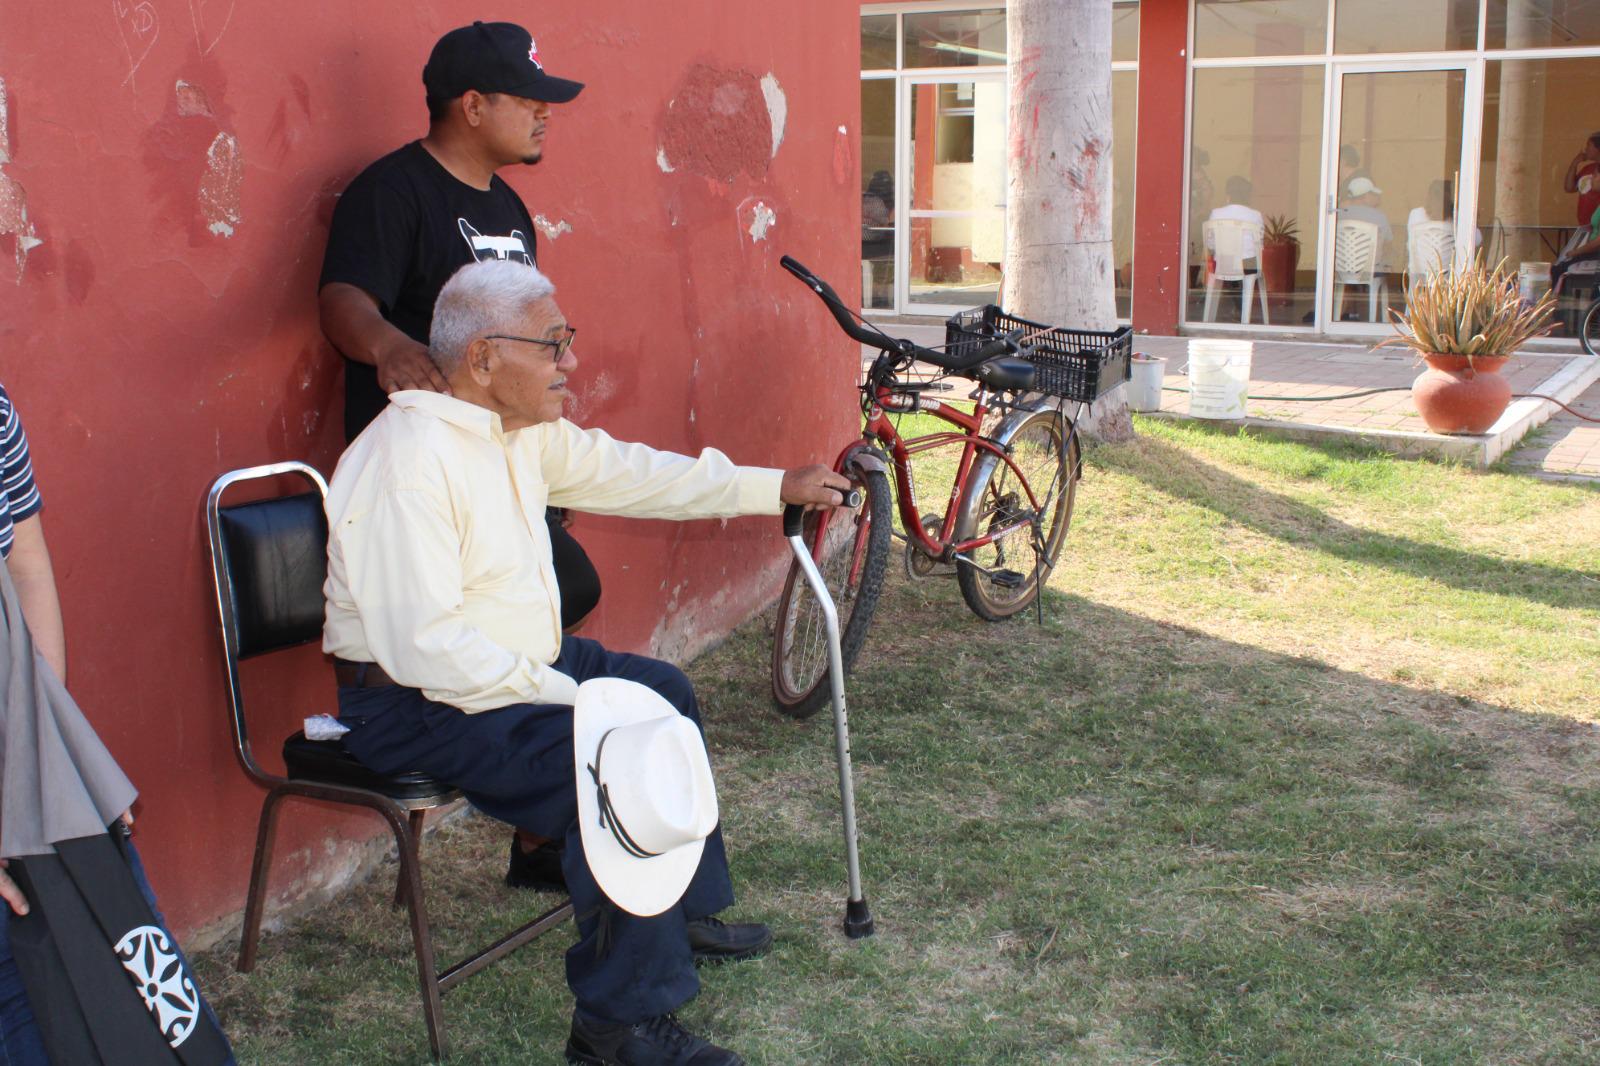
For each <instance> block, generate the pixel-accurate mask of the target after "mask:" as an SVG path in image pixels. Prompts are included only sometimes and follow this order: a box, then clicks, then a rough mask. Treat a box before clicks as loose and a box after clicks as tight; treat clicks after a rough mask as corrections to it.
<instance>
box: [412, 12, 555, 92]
mask: <svg viewBox="0 0 1600 1066" xmlns="http://www.w3.org/2000/svg"><path fill="white" fill-rule="evenodd" d="M422 84H423V85H424V86H425V87H426V88H427V90H428V99H429V100H454V99H455V98H456V97H458V96H460V95H461V94H463V93H465V92H466V91H467V90H468V89H476V90H477V91H478V92H480V93H508V94H510V95H512V96H522V97H526V98H528V99H529V100H544V101H546V102H548V103H552V104H564V103H566V102H567V101H569V100H571V99H572V98H573V97H575V96H577V95H578V94H579V93H580V92H582V91H583V82H581V81H568V80H566V79H565V78H553V77H551V76H550V75H549V74H546V73H545V72H544V64H543V63H541V62H540V61H539V46H538V45H537V44H535V43H534V40H533V34H531V33H529V32H528V31H527V30H525V29H523V28H522V27H521V26H518V25H517V24H516V23H514V22H474V23H473V24H472V25H470V26H462V27H461V28H460V29H456V30H451V31H450V32H449V33H447V34H445V35H444V36H443V37H441V38H439V43H438V44H436V45H434V46H433V52H432V53H431V54H430V55H429V56H428V65H427V66H425V67H423V68H422Z"/></svg>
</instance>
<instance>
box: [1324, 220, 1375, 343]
mask: <svg viewBox="0 0 1600 1066" xmlns="http://www.w3.org/2000/svg"><path fill="white" fill-rule="evenodd" d="M1378 239H1379V238H1378V224H1377V223H1376V222H1363V221H1361V220H1360V219H1356V218H1346V219H1340V221H1339V224H1338V225H1337V226H1335V227H1334V231H1333V277H1334V281H1333V309H1334V313H1335V314H1338V313H1339V312H1340V311H1341V309H1342V308H1343V307H1344V287H1345V286H1346V285H1365V286H1366V287H1367V321H1369V322H1377V321H1380V320H1379V318H1378V309H1379V307H1380V306H1388V303H1389V282H1388V281H1387V280H1386V279H1385V278H1383V277H1382V276H1380V275H1379V274H1378Z"/></svg>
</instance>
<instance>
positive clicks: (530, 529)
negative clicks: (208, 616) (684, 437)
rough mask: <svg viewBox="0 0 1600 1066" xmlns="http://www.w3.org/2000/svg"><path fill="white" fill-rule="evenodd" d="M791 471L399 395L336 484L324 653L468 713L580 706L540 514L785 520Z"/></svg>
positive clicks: (428, 395)
mask: <svg viewBox="0 0 1600 1066" xmlns="http://www.w3.org/2000/svg"><path fill="white" fill-rule="evenodd" d="M782 480H783V471H781V470H769V469H763V468H759V467H741V466H735V465H734V464H733V463H732V462H731V461H730V460H729V459H728V457H727V456H725V455H723V454H722V453H721V452H719V451H716V450H715V449H712V448H707V449H706V450H705V451H703V452H701V453H700V455H699V456H698V457H697V458H691V457H689V456H686V455H676V454H674V453H672V452H662V451H657V450H655V449H654V448H649V447H646V446H645V445H643V444H626V443H622V442H620V441H616V440H613V439H612V438H611V437H609V436H607V435H606V434H605V433H603V432H601V431H600V430H597V429H580V428H578V427H577V426H575V425H573V424H572V423H571V422H568V421H566V420H565V419H562V420H560V421H557V422H549V423H544V424H541V425H537V426H530V427H528V428H526V429H521V430H515V431H513V432H511V433H504V432H502V430H501V427H500V418H499V416H498V415H496V414H495V413H494V412H492V411H489V410H487V409H486V408H483V407H479V406H477V405H476V404H471V403H467V402H466V401H464V400H458V399H456V398H454V397H451V396H443V395H440V394H438V393H432V392H421V391H404V392H396V393H393V394H392V395H391V396H390V398H389V406H388V407H387V408H385V409H384V411H383V413H382V414H381V415H379V416H378V418H377V419H376V420H375V421H374V422H373V423H372V425H371V426H370V427H369V428H368V429H367V430H366V431H365V432H363V433H362V434H361V435H360V436H359V437H357V438H356V440H355V442H354V443H353V444H351V445H350V448H349V450H347V451H346V452H345V453H344V456H343V457H342V458H341V459H340V460H339V465H338V467H337V468H336V469H335V470H334V473H333V480H332V481H331V482H330V483H329V485H328V581H327V584H326V585H325V586H324V587H323V594H324V595H325V596H326V598H327V601H328V604H327V618H326V621H325V625H324V627H323V640H322V650H323V651H326V652H329V653H331V654H333V655H336V656H338V657H339V658H341V659H350V660H353V661H356V662H376V663H377V664H378V665H379V666H381V667H383V669H384V670H385V671H386V672H387V673H388V674H389V676H390V677H392V678H394V680H395V681H396V682H397V683H399V684H402V685H407V686H410V687H412V688H418V689H421V690H422V691H423V693H424V694H425V695H426V696H427V697H428V698H429V699H432V700H437V701H439V702H441V703H448V704H451V705H452V706H455V707H459V708H461V709H462V710H463V711H467V712H469V713H472V712H477V711H488V710H493V709H495V708H497V707H506V706H509V705H511V704H514V703H556V704H563V703H571V702H572V701H573V700H574V699H575V698H576V695H577V685H576V683H575V682H574V681H573V680H572V678H570V677H568V676H567V675H566V674H563V673H561V672H559V671H557V670H555V669H552V668H551V666H550V664H551V663H553V662H554V661H555V659H556V657H557V655H558V654H559V652H560V649H561V601H560V593H559V591H558V590H557V587H556V576H555V570H554V569H553V567H552V564H551V555H550V533H549V529H548V528H547V527H546V525H545V517H544V512H545V506H546V505H547V504H549V505H551V506H556V507H572V508H576V509H580V510H584V511H591V512H595V513H599V514H626V515H633V516H635V517H638V518H680V519H683V518H718V517H729V516H733V515H746V514H778V513H779V512H780V511H781V510H782V509H783V505H782V502H781V500H780V498H779V487H780V484H781V482H782Z"/></svg>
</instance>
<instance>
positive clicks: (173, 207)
mask: <svg viewBox="0 0 1600 1066" xmlns="http://www.w3.org/2000/svg"><path fill="white" fill-rule="evenodd" d="M857 12H858V9H857V6H856V5H855V4H854V3H853V2H851V3H846V2H843V0H813V2H809V3H805V4H759V5H757V4H748V3H732V2H722V3H699V4H693V5H679V4H644V3H637V2H633V0H584V2H582V3H578V2H574V0H563V2H558V3H550V4H540V5H524V4H505V3H501V4H498V5H493V4H492V5H490V6H488V7H478V6H475V5H471V4H468V3H465V2H462V0H433V2H429V3H423V4H414V5H413V4H406V5H394V4H386V3H376V2H372V0H315V2H311V0H278V2H276V3H270V4H268V3H262V2H260V0H106V2H105V3H104V4H96V5H81V4H51V3H31V2H30V3H15V4H11V5H8V7H7V27H6V32H5V34H4V36H3V38H0V82H3V85H4V93H5V108H4V111H3V114H4V117H5V122H4V137H3V138H0V148H3V149H4V152H5V154H4V155H3V156H0V379H3V380H4V382H5V384H6V386H7V387H8V388H9V389H10V390H11V392H12V394H13V396H14V398H15V400H16V401H17V403H18V405H19V407H20V408H21V410H22V412H23V415H24V418H25V420H26V423H27V426H28V429H29V432H30V435H31V438H32V443H33V448H34V455H35V460H36V464H37V469H38V473H39V477H40V480H41V483H42V486H43V489H44V492H45V494H46V500H47V505H46V506H47V510H46V514H45V521H46V529H47V532H48V535H49V540H50V544H51V547H52V550H53V553H54V556H55V560H56V564H57V567H58V574H59V580H60V586H61V591H62V598H63V603H64V609H65V612H66V618H67V635H68V641H69V645H70V654H71V658H72V664H71V675H72V676H71V679H70V680H71V687H72V689H73V691H74V692H75V693H76V694H77V696H78V698H79V700H80V702H81V703H82V704H83V705H84V707H85V709H86V710H87V712H88V714H89V715H90V717H91V719H92V720H93V721H94V722H95V724H96V725H97V726H98V727H99V729H100V731H101V733H102V735H103V736H104V738H105V739H106V740H107V742H108V743H109V744H110V746H111V748H112V749H113V751H114V752H115V754H116V755H117V756H118V758H119V759H120V760H121V761H122V763H123V765H124V767H125V769H127V771H128V772H129V773H130V775H131V776H132V777H133V778H134V780H135V782H136V783H137V784H138V785H139V786H140V787H141V789H142V792H143V795H142V798H141V802H140V805H139V807H138V808H137V812H138V814H139V815H140V818H139V828H138V839H139V841H140V843H141V846H142V848H143V849H144V852H145V855H146V858H147V859H148V860H149V862H150V864H151V867H152V871H153V876H154V880H155V883H156V887H157V889H158V891H159V892H160V893H161V896H162V900H163V903H164V905H165V906H166V908H167V910H168V912H169V915H171V916H172V917H173V918H174V920H175V921H176V923H177V924H178V926H179V927H180V928H183V929H192V928H194V927H196V926H197V925H200V924H203V923H207V922H210V921H213V920H215V919H217V918H219V917H221V916H225V915H227V914H228V913H230V912H232V911H236V910H237V909H238V908H239V907H240V905H241V903H242V899H243V893H244V884H245V881H246V878H247V875H248V866H249V859H250V851H251V844H252V837H253V832H254V818H255V814H256V811H257V809H258V805H259V799H260V796H259V793H258V792H257V790H256V789H255V788H253V787H252V786H250V785H248V784H247V783H246V782H245V780H244V778H243V776H242V774H241V773H240V772H239V770H238V768H237V767H236V765H235V763H234V759H233V755H232V750H231V741H230V739H229V736H228V733H227V730H226V727H225V722H224V717H223V710H222V708H223V690H222V685H221V672H220V669H219V664H218V652H219V648H218V638H217V635H216V620H215V607H214V606H213V603H212V601H211V592H210V583H209V577H208V563H207V561H206V557H205V548H204V539H203V530H202V522H201V512H200V509H201V503H202V501H203V499H204V494H205V490H206V487H207V485H208V484H209V482H210V481H211V479H212V478H213V477H214V476H215V475H216V474H218V473H219V472H221V471H224V470H227V469H232V468H235V467H240V466H246V465H251V464H256V463H262V462H267V461H270V460H275V459H279V458H286V457H294V458H306V459H309V460H310V461H311V462H312V463H314V464H315V465H317V466H319V467H321V468H322V469H324V470H331V468H332V465H333V461H334V459H335V458H336V457H337V454H338V449H339V447H340V444H341V440H340V432H339V419H338V417H337V416H336V412H337V411H338V409H339V402H340V390H341V387H342V386H341V374H340V372H339V364H338V360H337V359H336V357H335V356H334V355H333V354H332V352H331V351H330V349H329V348H328V346H327V345H326V343H325V342H324V341H323V339H322V337H321V334H320V333H319V331H318V329H317V326H316V322H315V318H314V310H313V299H314V294H313V290H314V284H315V278H316V273H317V269H318V266H319V263H320V259H321V254H322V248H323V243H324V239H325V235H326V224H327V219H328V216H329V214H330V212H331V210H332V204H333V198H334V196H335V194H336V192H337V190H339V189H340V188H342V187H343V185H344V183H345V182H346V181H348V179H349V178H350V177H351V176H352V175H354V174H355V173H356V171H357V170H359V169H360V168H361V167H362V166H363V165H365V163H367V162H368V161H370V160H371V159H373V158H375V157H376V156H377V155H379V154H381V153H382V152H385V151H387V150H389V149H390V148H392V147H394V146H396V145H398V144H400V143H402V142H403V141H404V140H407V139H410V138H413V137H416V136H418V135H420V134H421V133H422V132H423V130H424V114H423V107H422V88H421V84H420V71H421V67H422V63H423V61H424V59H425V58H426V55H427V52H428V49H429V47H430V46H431V44H432V42H433V41H434V40H435V39H436V37H437V36H438V35H439V34H440V33H441V32H443V31H444V30H446V29H449V28H451V27H452V26H456V25H460V24H463V23H466V22H470V21H471V20H472V19H473V18H485V19H496V18H503V19H513V20H520V21H523V22H525V23H526V24H528V25H529V26H530V28H531V29H532V30H533V32H534V34H535V37H536V39H537V40H538V42H539V47H540V52H541V55H542V57H543V59H544V61H545V63H546V65H547V67H548V68H549V69H550V70H551V71H552V73H556V74H559V75H562V76H566V77H572V78H577V79H580V80H585V81H587V82H588V83H589V88H588V89H587V91H586V92H585V93H584V94H583V95H582V96H581V97H580V98H579V99H578V100H577V101H576V102H574V103H572V104H570V105H567V106H565V107H561V108H558V109H557V110H556V113H555V116H554V120H553V122H552V125H551V127H550V135H549V140H548V145H547V157H546V161H545V162H544V163H543V164H541V165H540V166H538V167H537V168H524V169H519V170H517V171H514V172H507V174H506V177H507V178H508V179H509V180H510V181H511V183H512V185H513V186H514V187H515V188H517V189H518V191H519V192H521V193H522V195H523V197H524V199H526V200H527V202H528V204H529V207H530V209H531V210H532V211H533V212H534V213H536V214H542V215H543V216H545V218H547V219H548V220H549V222H550V223H551V225H552V226H553V227H555V228H556V229H561V230H564V229H565V228H566V227H570V232H562V233H561V234H560V236H559V237H557V238H556V239H553V240H552V239H548V238H541V257H540V258H541V263H542V265H543V266H544V267H545V269H546V270H547V271H548V272H549V273H550V274H551V276H552V277H553V278H554V280H555V281H556V283H557V285H558V287H559V290H560V291H559V293H558V300H559V302H560V303H561V304H562V307H563V309H564V310H565V311H566V312H567V314H568V316H569V317H570V318H571V320H572V321H573V322H574V323H575V324H577V325H579V326H580V327H581V329H582V339H581V341H580V344H579V346H578V352H579V356H580V363H581V365H580V368H579V371H578V380H577V381H576V383H575V385H576V392H577V402H576V404H575V414H576V415H577V416H578V418H579V420H580V421H585V422H588V423H591V424H597V425H601V426H604V427H606V428H607V429H609V430H611V431H613V432H614V433H617V434H618V435H622V436H625V437H631V438H636V439H644V440H649V441H652V442H655V443H658V444H661V445H664V446H668V447H675V448H679V449H696V448H699V447H700V446H702V445H704V444H707V443H715V444H717V445H718V446H721V447H723V448H724V449H725V450H727V451H729V452H730V453H731V454H732V455H733V456H734V457H735V458H736V459H738V460H741V461H745V462H751V463H760V464H773V465H787V464H791V463H795V462H798V461H801V460H803V459H808V458H811V457H812V456H814V455H816V456H820V455H821V453H824V452H826V453H827V457H829V458H831V456H832V454H833V453H834V452H835V450H836V449H837V446H838V445H839V444H840V443H842V441H843V440H844V439H845V438H846V436H847V435H848V434H849V432H850V425H851V422H852V418H853V414H854V412H853V399H852V394H851V390H850V386H851V384H852V382H853V380H854V373H855V365H856V354H855V350H854V348H853V346H852V345H851V344H850V343H848V342H847V341H845V340H843V338H842V337H841V336H840V334H839V333H838V331H837V329H836V328H835V327H834V326H833V325H832V324H831V323H830V322H828V321H827V320H826V319H825V318H824V316H823V314H822V312H821V309H820V307H819V306H818V305H817V304H816V302H815V299H814V298H813V297H812V296H811V295H810V294H809V293H807V292H806V291H805V290H804V289H803V288H801V286H800V285H799V284H798V283H796V282H794V281H793V280H792V279H790V278H789V277H788V276H787V275H786V274H783V273H782V272H781V271H780V270H779V268H778V266H777V260H778V257H779V255H780V254H782V253H784V252H789V253H792V254H794V255H796V256H797V257H799V258H801V259H802V260H804V261H806V262H808V263H809V264H810V265H812V266H813V267H814V268H816V269H817V270H819V272H821V273H823V274H824V275H825V276H830V277H832V278H834V279H836V280H837V281H839V282H841V283H842V284H841V286H840V287H841V291H853V289H854V285H855V282H854V281H853V279H854V278H855V277H856V276H857V275H858V273H859V272H858V270H857V269H856V259H857V257H858V255H857V251H856V249H855V241H856V233H857V232H858V231H857V226H858V224H859V223H858V219H857V217H856V214H857V212H858V211H859V207H858V203H859V194H858V191H857V190H858V188H859V184H858V177H857V174H856V163H855V160H854V159H853V148H852V147H851V146H852V145H853V144H854V143H855V140H856V121H857V112H858V109H859V99H858V97H859V91H858V86H857V60H858V57H857V54H856V53H857V49H856V40H857V37H856V26H857V23H856V20H857ZM769 74H770V75H771V79H770V83H769V85H768V86H767V87H766V88H764V87H763V84H762V79H763V78H764V77H766V76H767V75H769ZM774 85H775V87H776V88H778V89H781V92H782V95H783V97H784V103H785V104H786V116H785V121H784V123H783V138H782V142H781V144H779V145H777V146H776V148H775V149H774V145H773V136H772V127H773V124H772V121H771V117H770V109H769V99H768V98H769V97H773V98H774V99H775V98H776V94H774V93H773V92H772V91H771V90H772V88H773V87H774ZM668 168H670V170H669V169H668ZM769 211H770V212H771V215H772V216H773V221H772V222H771V223H770V226H769V228H767V229H766V231H765V235H764V239H756V238H755V237H753V236H752V233H751V229H752V226H753V225H754V220H755V219H756V217H757V216H761V217H763V218H764V217H766V213H767V212H769ZM755 228H756V231H757V233H760V232H761V227H760V226H759V225H757V226H755ZM578 532H579V535H580V536H581V538H582V539H583V541H584V542H585V543H586V544H587V545H588V547H589V548H590V550H591V552H592V554H593V555H594V556H595V558H596V560H597V562H598V563H599V566H600V569H601V572H602V576H603V578H604V580H605V585H606V596H605V600H604V602H603V604H602V606H601V608H600V611H599V615H598V617H597V619H596V622H595V624H594V626H593V628H592V629H591V630H590V631H589V635H594V636H599V637H601V638H603V639H606V640H607V641H608V642H609V643H612V644H613V645H615V646H619V647H623V648H628V649H647V648H653V649H655V650H657V651H658V652H661V653H663V654H668V655H677V654H680V653H682V652H684V651H685V650H687V649H692V648H695V647H699V646H702V645H703V644H704V643H705V641H706V640H708V639H710V638H712V637H714V636H715V635H716V634H719V633H721V632H723V631H725V630H726V629H727V628H728V627H729V626H731V625H732V624H734V623H735V622H737V621H739V620H740V619H742V618H744V617H746V616H747V615H748V614H749V612H750V611H752V610H753V609H754V608H756V607H757V606H759V605H760V604H762V603H764V602H765V601H766V599H767V598H768V597H770V596H771V595H772V594H773V593H774V592H775V584H776V581H775V574H776V573H777V570H778V567H779V566H780V565H781V563H782V556H781V554H780V553H781V545H780V543H779V541H778V538H777V537H776V535H775V534H776V522H775V521H761V520H754V519H745V520H740V521H735V522H732V523H729V524H728V525H727V526H726V528H722V527H721V526H719V525H718V524H716V523H707V522H702V523H694V524H688V525H681V526H678V525H670V524H666V523H637V522H636V523H624V522H622V521H619V520H600V519H593V518H583V519H580V522H579V526H578ZM249 665H250V666H251V667H252V668H250V669H247V671H246V675H245V676H246V681H247V683H254V684H255V685H256V686H257V687H256V691H258V692H260V693H262V694H263V695H266V696H271V697H274V698H277V699H278V700H280V701H281V705H279V706H276V707H269V706H260V707H258V710H259V711H260V712H261V713H259V714H258V715H257V719H256V723H255V725H256V728H257V730H258V732H259V735H260V736H261V737H263V738H266V739H263V741H262V742H261V744H260V745H259V746H260V747H261V748H263V749H264V750H265V751H266V752H267V754H268V757H269V758H271V759H273V760H274V761H275V759H276V753H275V748H276V738H277V737H280V736H282V735H283V734H284V733H286V732H288V731H289V730H290V729H292V728H293V727H294V725H295V724H296V723H297V722H298V720H299V718H300V717H302V716H303V715H305V714H307V713H311V712H312V711H315V710H321V709H326V708H327V707H328V706H329V704H330V702H331V697H332V682H331V677H330V676H329V673H328V671H327V668H326V667H325V666H324V664H323V661H322V659H321V656H320V654H318V653H317V652H316V651H314V650H312V649H306V650H304V651H302V652H300V653H296V654H293V655H291V656H288V657H287V659H286V660H274V661H271V662H269V663H266V664H249ZM762 684H763V679H762V678H757V677H753V678H751V685H752V686H753V687H759V686H761V685H762ZM714 716H715V714H714V709H713V710H712V714H711V717H712V718H713V719H714ZM372 828H373V823H372V822H371V821H368V820H364V819H360V818H354V817H341V816H336V815H333V814H331V813H327V812H321V811H319V812H315V814H314V815H313V816H309V817H308V816H307V812H305V811H304V810H301V811H299V812H292V813H291V816H290V817H288V818H286V819H285V821H284V824H283V829H284V831H285V833H286V835H285V836H283V837H282V838H281V839H280V845H279V852H278V854H279V856H280V860H279V866H278V871H279V876H278V878H277V883H278V884H280V885H281V884H283V883H284V881H285V880H286V879H287V877H288V876H289V874H290V871H294V872H296V873H298V874H301V875H304V874H305V873H307V872H308V871H311V872H316V871H317V870H319V869H324V868H325V867H326V866H327V865H328V863H329V855H330V850H329V849H328V848H326V847H325V846H324V840H325V836H326V835H327V834H332V835H333V836H334V837H335V838H340V839H348V838H350V837H352V836H365V835H368V834H369V832H370V830H371V829H372ZM496 874H497V871H486V872H485V875H486V876H495V875H496Z"/></svg>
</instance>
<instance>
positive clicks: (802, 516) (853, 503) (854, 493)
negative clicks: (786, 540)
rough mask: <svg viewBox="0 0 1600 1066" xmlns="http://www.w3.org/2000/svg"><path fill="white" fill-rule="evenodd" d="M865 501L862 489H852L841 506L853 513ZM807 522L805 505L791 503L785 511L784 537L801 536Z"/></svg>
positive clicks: (846, 494)
mask: <svg viewBox="0 0 1600 1066" xmlns="http://www.w3.org/2000/svg"><path fill="white" fill-rule="evenodd" d="M865 499H866V497H865V496H864V495H862V493H861V490H860V489H856V488H852V489H851V490H850V491H849V492H846V493H845V494H844V502H843V503H841V504H840V505H839V506H840V507H848V508H850V510H852V511H853V510H855V509H856V508H857V507H860V506H861V503H862V501H863V500H865ZM805 520H806V505H805V504H803V503H791V504H789V505H787V506H785V507H784V509H783V535H784V536H786V537H798V536H800V533H801V531H802V529H803V527H804V525H805Z"/></svg>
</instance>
